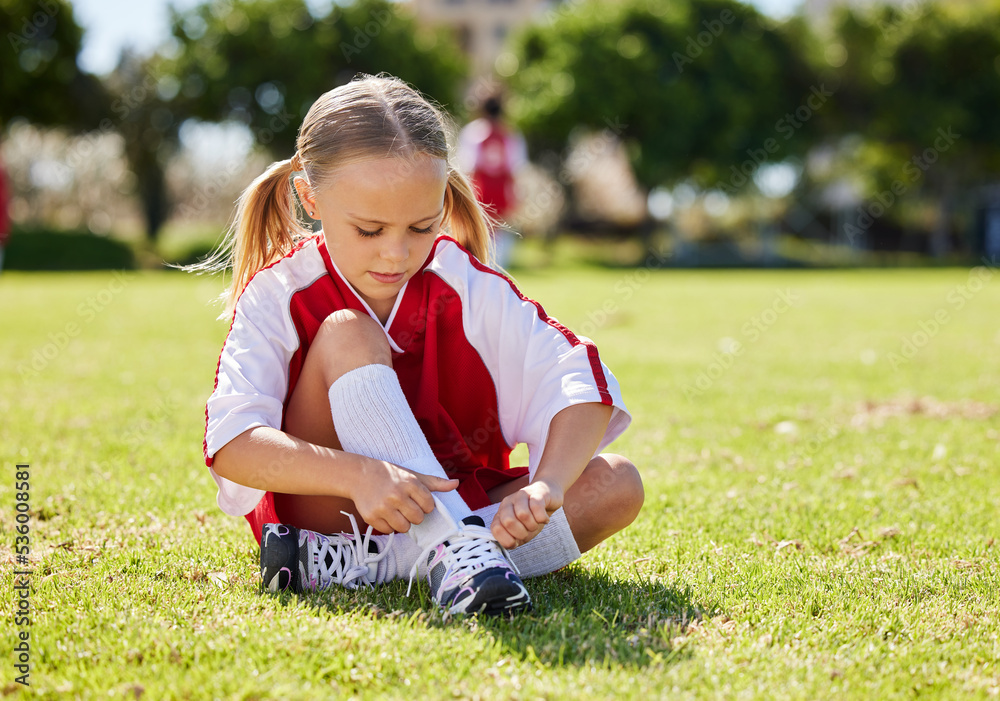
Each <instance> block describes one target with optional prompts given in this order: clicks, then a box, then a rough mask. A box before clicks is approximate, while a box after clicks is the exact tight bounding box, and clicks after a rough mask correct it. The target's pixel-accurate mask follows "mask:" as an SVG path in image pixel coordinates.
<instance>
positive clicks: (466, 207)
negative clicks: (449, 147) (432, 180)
mask: <svg viewBox="0 0 1000 701" xmlns="http://www.w3.org/2000/svg"><path fill="white" fill-rule="evenodd" d="M444 210H445V211H444V221H445V222H447V224H448V228H449V230H450V232H451V234H452V236H454V237H455V240H457V241H458V242H459V243H460V244H462V245H463V246H465V248H467V249H468V250H469V252H470V253H472V255H474V256H475V257H476V258H478V259H479V260H480V261H481V262H482V263H484V264H486V265H490V266H492V265H493V236H492V233H491V232H492V231H493V229H494V228H495V227H496V226H497V222H496V221H494V220H493V218H492V217H490V215H489V214H488V213H487V212H486V210H484V209H483V206H482V205H481V204H479V200H478V199H476V194H475V192H474V191H473V189H472V185H471V184H470V183H469V181H468V180H467V179H466V177H465V176H464V175H462V173H461V172H459V171H458V170H456V169H455V168H449V169H448V186H447V188H446V189H445V196H444Z"/></svg>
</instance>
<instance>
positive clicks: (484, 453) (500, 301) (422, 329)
mask: <svg viewBox="0 0 1000 701" xmlns="http://www.w3.org/2000/svg"><path fill="white" fill-rule="evenodd" d="M339 309H355V310H359V311H364V312H367V313H368V314H370V315H371V316H372V318H376V319H377V317H376V316H375V314H374V313H373V312H372V310H371V308H369V307H368V305H367V304H366V303H365V302H364V301H363V300H362V299H361V298H360V297H359V296H358V294H357V293H356V292H355V290H354V288H353V287H352V286H351V285H350V284H349V283H348V282H347V281H346V280H345V279H344V277H343V276H342V275H341V273H340V271H339V270H338V269H337V267H336V265H334V263H333V261H332V260H331V258H330V254H329V252H328V251H327V247H326V243H325V240H324V238H323V236H322V234H320V235H318V236H317V237H315V238H311V239H308V240H307V241H306V242H304V243H302V244H300V245H299V246H298V247H297V248H296V249H295V250H294V251H292V252H291V253H289V254H288V255H287V256H286V257H284V258H282V259H281V260H280V261H278V262H276V263H274V264H273V265H271V266H269V267H267V268H265V269H263V270H261V271H260V272H258V273H257V274H256V275H254V277H253V278H252V279H251V280H250V283H249V284H248V285H247V287H246V289H245V290H244V292H243V294H242V295H241V296H240V298H239V301H238V302H237V305H236V311H235V314H234V316H233V322H232V326H231V328H230V331H229V335H228V336H227V338H226V342H225V345H224V346H223V348H222V354H221V356H220V358H219V367H218V371H217V373H216V384H215V391H214V392H213V393H212V396H211V397H210V398H209V400H208V404H207V407H206V412H205V413H206V430H205V444H204V449H205V459H206V464H207V465H208V466H209V467H211V465H212V459H213V456H214V455H215V453H216V452H217V451H218V450H219V449H220V448H222V447H223V446H224V445H226V444H227V443H228V442H229V441H231V440H233V439H234V438H236V437H237V436H239V435H240V434H241V433H243V432H244V431H246V430H248V429H250V428H254V427H256V426H269V427H271V428H276V429H283V428H284V426H283V416H284V409H285V406H286V402H287V401H288V399H289V397H290V396H291V393H292V390H293V389H294V387H295V383H296V381H297V379H298V377H299V373H300V372H301V370H302V365H303V363H304V361H305V357H306V353H308V351H309V346H310V344H311V342H312V340H313V338H314V337H315V335H316V333H317V331H318V330H319V327H320V324H322V322H323V320H324V319H326V317H327V316H329V315H330V314H331V313H333V312H334V311H337V310H339ZM384 329H385V334H386V338H387V340H388V342H389V345H390V347H391V348H392V362H393V368H394V369H395V371H396V374H397V376H398V377H399V381H400V385H401V386H402V389H403V393H404V395H405V396H406V399H407V401H408V402H409V404H410V407H411V408H412V409H413V413H414V415H415V416H416V418H417V421H418V423H419V424H420V427H421V429H422V430H423V431H424V434H425V435H426V436H427V440H428V442H429V443H430V445H431V448H432V449H433V451H434V454H435V455H436V456H437V458H438V459H439V460H440V461H441V464H442V466H443V467H444V468H445V471H446V472H448V473H449V475H453V476H457V477H459V478H460V479H461V478H462V476H468V475H473V474H475V472H476V471H477V470H478V469H480V468H483V469H485V470H490V471H493V472H495V471H496V469H502V470H506V469H508V468H509V467H510V463H509V456H510V452H511V450H512V449H513V447H514V446H515V445H517V444H519V443H526V444H527V446H528V450H529V465H528V467H529V471H530V473H531V474H532V475H533V474H534V470H535V468H536V467H537V465H538V461H539V459H540V458H541V455H542V449H543V448H544V446H545V440H546V436H547V434H548V429H549V423H550V422H551V420H552V417H553V416H555V415H556V414H557V413H558V412H559V411H561V410H562V409H564V408H566V407H568V406H571V405H573V404H580V403H584V402H600V403H603V404H607V405H610V406H612V407H613V408H614V411H613V413H612V416H611V421H610V423H609V424H608V429H607V432H606V433H605V435H604V438H603V439H602V440H601V443H600V446H599V447H598V452H600V451H601V450H602V449H604V447H605V446H607V445H608V444H609V443H611V442H612V441H613V440H614V439H615V438H617V437H618V436H619V435H620V434H621V433H622V432H623V431H624V430H625V429H626V427H627V426H628V424H629V423H630V422H631V417H630V415H629V414H628V412H627V410H626V409H625V404H624V402H623V401H622V398H621V392H620V390H619V387H618V382H617V380H615V377H614V375H612V374H611V372H610V371H609V370H608V368H607V367H605V366H604V364H603V363H602V362H601V359H600V357H599V356H598V353H597V348H596V346H594V344H593V343H592V342H591V341H589V340H588V339H585V338H581V337H578V336H575V335H574V334H573V333H572V332H570V331H569V330H568V329H566V328H565V327H563V326H562V325H560V324H559V323H558V322H557V321H556V320H555V319H553V318H551V317H549V316H547V315H546V314H545V311H544V310H543V309H542V307H541V305H539V304H538V303H537V302H534V301H532V300H530V299H528V298H527V297H525V296H524V295H522V294H521V292H520V291H519V290H518V289H517V288H516V287H515V286H514V284H513V283H512V282H511V281H510V280H509V279H508V278H506V277H504V276H502V275H500V274H498V273H496V272H494V271H493V270H491V269H489V268H488V267H486V266H485V265H483V264H482V263H480V262H479V261H478V260H476V259H475V258H474V257H473V256H472V255H470V254H469V253H468V251H466V250H465V249H464V248H462V247H461V246H460V245H459V244H458V243H456V242H455V241H454V240H452V239H450V238H447V237H440V238H439V239H438V240H437V241H436V242H435V244H434V248H433V249H432V250H431V254H430V256H428V259H427V261H426V262H425V263H424V266H423V267H422V268H421V270H420V272H418V273H417V274H416V275H414V276H413V277H412V278H411V279H410V280H408V281H407V283H406V285H405V286H404V287H403V289H402V290H401V291H400V293H399V295H398V297H397V299H396V303H395V306H394V308H393V310H392V312H391V314H390V316H389V318H388V320H387V322H386V324H385V325H384ZM212 476H213V477H214V478H215V481H216V483H217V484H218V486H219V495H218V502H219V506H220V507H221V508H222V509H223V510H224V511H226V512H227V513H230V514H233V515H241V514H246V513H248V512H250V511H252V510H253V509H254V508H255V506H256V505H257V503H258V502H259V501H260V499H261V497H262V496H263V495H264V492H263V491H261V490H259V489H252V488H250V487H245V486H242V485H239V484H236V483H234V482H231V481H230V480H227V479H224V478H222V477H220V476H219V475H217V474H216V473H215V471H214V470H212ZM468 482H469V485H466V484H465V483H464V482H463V487H467V490H463V488H462V487H460V489H459V491H460V493H462V494H463V497H465V499H466V501H467V502H470V503H469V505H470V507H472V508H474V509H475V508H479V507H480V506H485V505H486V504H488V503H489V501H488V500H487V501H486V503H485V504H484V503H482V500H483V499H484V498H485V491H482V490H481V489H479V488H478V487H476V485H475V482H476V480H469V481H468ZM487 488H488V487H487ZM477 490H479V491H477Z"/></svg>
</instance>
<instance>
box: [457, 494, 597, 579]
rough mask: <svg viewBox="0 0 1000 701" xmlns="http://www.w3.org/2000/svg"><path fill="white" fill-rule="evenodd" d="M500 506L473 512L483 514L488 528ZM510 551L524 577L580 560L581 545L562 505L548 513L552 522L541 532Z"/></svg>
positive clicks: (540, 573)
mask: <svg viewBox="0 0 1000 701" xmlns="http://www.w3.org/2000/svg"><path fill="white" fill-rule="evenodd" d="M499 509H500V504H490V505H489V506H484V507H483V508H481V509H477V510H476V511H474V512H473V513H475V514H476V516H479V517H481V518H482V519H483V522H484V523H485V524H486V527H487V528H489V527H490V524H491V523H493V517H494V516H496V515H497V511H498V510H499ZM507 552H508V554H509V555H510V561H511V562H513V563H514V565H515V566H516V567H517V570H518V572H519V573H520V574H521V577H522V579H523V578H527V577H539V576H541V575H543V574H548V573H549V572H555V571H556V570H558V569H560V568H563V567H565V566H566V565H568V564H569V563H571V562H574V561H576V560H578V559H580V548H579V547H578V546H577V544H576V538H574V537H573V532H572V531H571V530H570V528H569V521H567V520H566V513H565V512H564V511H563V510H562V509H561V508H560V509H557V510H556V511H555V513H553V514H552V515H551V516H549V522H548V523H546V524H545V527H544V528H542V531H541V533H539V534H538V535H536V536H535V537H534V538H532V539H531V540H529V541H528V542H527V543H525V544H524V545H522V546H520V547H517V548H514V549H513V550H508V551H507Z"/></svg>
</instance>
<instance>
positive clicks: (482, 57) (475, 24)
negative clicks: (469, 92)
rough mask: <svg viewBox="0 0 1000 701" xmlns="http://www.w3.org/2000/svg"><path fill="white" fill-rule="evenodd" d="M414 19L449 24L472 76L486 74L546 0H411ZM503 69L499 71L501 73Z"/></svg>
mask: <svg viewBox="0 0 1000 701" xmlns="http://www.w3.org/2000/svg"><path fill="white" fill-rule="evenodd" d="M412 5H413V9H414V12H415V14H416V17H417V20H418V21H420V22H423V23H426V24H430V25H444V26H448V27H452V28H453V29H454V31H455V34H456V36H457V37H458V42H459V45H460V46H461V47H462V50H463V51H465V53H466V54H467V55H468V56H469V58H470V60H471V63H472V71H473V77H474V78H484V77H489V76H491V75H492V74H493V71H494V68H495V67H496V61H497V58H498V57H499V56H500V54H501V53H502V52H503V46H504V42H506V41H507V37H508V36H509V35H510V34H511V33H512V32H513V31H515V30H517V29H519V28H520V27H522V26H524V25H525V24H527V23H528V22H531V21H532V20H533V19H536V18H537V17H539V16H540V15H541V14H542V13H543V12H544V11H545V10H546V9H547V8H548V7H550V5H551V3H550V2H549V0H412ZM502 73H503V71H501V74H502Z"/></svg>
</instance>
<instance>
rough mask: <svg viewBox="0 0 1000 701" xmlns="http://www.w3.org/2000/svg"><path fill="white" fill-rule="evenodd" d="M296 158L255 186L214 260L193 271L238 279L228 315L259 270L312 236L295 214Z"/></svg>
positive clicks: (228, 302) (272, 168) (234, 281)
mask: <svg viewBox="0 0 1000 701" xmlns="http://www.w3.org/2000/svg"><path fill="white" fill-rule="evenodd" d="M297 160H298V159H297V157H296V158H293V159H289V160H284V161H276V162H274V163H272V164H271V165H270V167H268V169H267V170H266V171H264V173H263V174H262V175H260V176H259V177H258V178H257V179H256V180H254V181H253V182H252V183H251V184H250V186H249V187H247V189H246V190H244V191H243V194H242V195H240V198H239V200H238V202H237V205H236V218H235V220H234V221H233V224H232V226H230V227H229V231H228V232H227V234H226V240H225V241H224V243H223V244H222V246H220V248H219V250H218V251H216V253H215V254H214V255H212V256H211V257H210V258H208V259H207V260H205V261H204V262H202V263H199V264H197V265H194V266H191V267H189V268H188V270H195V271H201V272H217V271H219V270H225V269H227V268H230V267H231V268H232V270H233V279H232V282H231V283H230V285H229V289H228V290H227V291H226V292H225V294H224V295H223V297H224V299H225V301H226V314H227V315H231V314H232V312H233V310H234V309H235V308H236V301H237V300H238V299H239V296H240V294H241V293H242V292H243V289H244V288H245V287H246V286H247V283H249V282H250V278H252V277H253V276H254V274H255V273H256V272H257V271H258V270H260V269H261V268H264V267H267V266H268V265H270V264H271V263H273V262H274V261H276V260H279V259H280V258H281V257H283V256H284V255H285V254H287V253H288V252H289V251H291V250H292V248H293V247H294V245H295V243H296V242H297V241H298V240H300V239H302V238H303V237H304V236H307V235H308V233H309V232H308V231H307V230H306V229H305V227H304V226H303V225H302V222H301V221H299V219H298V217H297V216H296V214H295V205H294V201H293V199H292V186H291V183H290V182H289V179H290V178H291V176H292V173H293V172H295V164H296V161H297Z"/></svg>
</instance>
